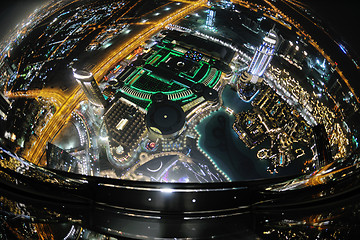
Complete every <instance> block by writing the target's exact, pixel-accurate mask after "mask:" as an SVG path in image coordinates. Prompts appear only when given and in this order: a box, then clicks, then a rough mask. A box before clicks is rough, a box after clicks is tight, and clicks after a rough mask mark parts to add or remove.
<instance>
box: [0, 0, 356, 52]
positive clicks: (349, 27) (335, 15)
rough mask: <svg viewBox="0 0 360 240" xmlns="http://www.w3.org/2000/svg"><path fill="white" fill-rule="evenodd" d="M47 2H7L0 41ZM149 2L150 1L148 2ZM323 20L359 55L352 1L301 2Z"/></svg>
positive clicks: (2, 12)
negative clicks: (37, 7)
mask: <svg viewBox="0 0 360 240" xmlns="http://www.w3.org/2000/svg"><path fill="white" fill-rule="evenodd" d="M46 1H48V0H7V1H2V3H1V7H0V29H1V31H0V39H2V38H3V37H4V36H5V35H6V33H7V32H8V31H9V29H11V28H13V27H14V26H15V25H16V24H17V23H18V22H19V21H20V20H21V19H23V18H24V17H25V16H28V15H29V14H30V13H31V12H33V11H34V10H35V8H36V6H39V5H40V4H41V3H44V2H46ZM149 1H150V0H149ZM302 2H305V3H306V4H308V5H309V6H310V7H311V8H312V9H313V10H314V11H315V12H316V13H317V14H318V15H319V16H320V17H321V18H322V19H324V20H325V21H326V22H327V23H328V25H329V26H331V27H332V28H333V29H334V30H335V32H337V33H338V34H339V35H340V36H341V38H342V40H343V41H345V42H346V43H348V45H350V46H351V47H352V48H353V50H355V51H356V52H357V53H358V55H360V41H358V40H357V39H359V37H358V35H359V33H358V31H359V29H360V14H359V12H358V9H357V6H354V1H350V0H342V1H340V2H341V4H339V1H328V0H302Z"/></svg>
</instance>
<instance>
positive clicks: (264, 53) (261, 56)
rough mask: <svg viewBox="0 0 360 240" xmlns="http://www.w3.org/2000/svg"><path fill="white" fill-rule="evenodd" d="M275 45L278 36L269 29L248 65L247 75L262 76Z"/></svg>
mask: <svg viewBox="0 0 360 240" xmlns="http://www.w3.org/2000/svg"><path fill="white" fill-rule="evenodd" d="M277 43H278V36H277V35H276V32H275V31H274V30H272V29H271V30H270V31H269V33H268V34H267V35H266V36H265V37H264V40H263V42H262V44H261V45H260V46H259V47H258V48H257V49H256V53H255V56H254V57H253V59H252V60H251V63H250V65H249V69H248V72H249V73H251V74H252V75H255V76H258V77H261V76H262V75H263V74H264V72H265V70H266V68H267V67H268V65H269V63H270V61H271V59H272V56H273V54H274V51H275V47H276V45H277Z"/></svg>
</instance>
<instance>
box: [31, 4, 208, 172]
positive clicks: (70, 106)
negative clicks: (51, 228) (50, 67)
mask: <svg viewBox="0 0 360 240" xmlns="http://www.w3.org/2000/svg"><path fill="white" fill-rule="evenodd" d="M206 3H207V1H206V0H201V1H195V2H189V4H188V5H186V6H184V7H183V8H180V9H178V10H177V11H175V12H173V13H171V14H169V15H167V16H166V17H164V18H162V19H160V20H159V21H157V22H155V23H154V24H153V25H151V26H149V27H147V28H146V29H144V30H143V31H141V32H139V33H138V34H137V35H136V36H135V37H133V38H131V39H130V40H129V41H127V42H125V43H124V44H122V45H121V46H119V47H118V48H117V49H115V50H113V51H112V52H110V53H109V54H108V56H107V57H106V58H105V59H104V60H102V61H101V62H99V63H98V64H97V65H96V66H95V67H94V68H93V69H91V72H92V73H93V76H94V78H95V80H96V81H100V80H101V79H102V78H103V76H104V75H105V73H106V72H107V71H108V70H109V69H111V68H112V67H113V66H114V65H115V63H117V62H118V61H119V60H121V59H123V58H124V57H126V56H127V55H128V54H130V53H131V52H132V51H133V50H134V49H135V48H136V47H138V46H139V45H140V44H141V43H143V42H144V41H145V40H146V39H148V38H149V37H151V36H152V35H154V34H155V33H156V32H158V31H160V29H162V28H164V27H165V26H166V25H168V24H170V23H174V22H176V21H178V20H179V19H181V18H183V17H185V16H186V15H188V14H189V13H191V12H193V11H196V10H197V9H199V8H201V7H204V6H205V5H206ZM84 97H85V94H84V93H83V91H82V90H81V88H80V86H78V87H76V88H75V89H74V90H73V92H72V93H71V94H70V95H69V97H68V98H67V100H66V101H65V103H64V104H63V105H62V106H61V107H60V108H59V109H58V110H57V111H56V112H55V114H54V116H53V117H52V118H51V119H50V120H49V122H47V124H46V126H45V127H44V129H43V130H42V131H41V134H40V136H39V137H38V138H37V140H36V141H35V142H34V143H33V144H32V146H31V147H30V149H29V150H28V151H27V152H26V153H25V154H24V156H25V158H26V159H27V160H29V161H30V162H33V163H36V164H38V165H40V166H44V165H45V162H44V161H41V159H40V157H41V156H42V155H43V153H44V150H45V146H46V144H47V142H48V141H49V140H51V139H53V138H54V137H55V135H56V134H57V133H58V132H59V131H60V130H61V128H62V127H63V126H64V124H65V123H66V122H67V121H68V119H69V117H70V116H71V113H72V112H73V111H74V109H75V108H76V107H77V106H78V104H79V103H80V102H81V101H82V100H83V99H84Z"/></svg>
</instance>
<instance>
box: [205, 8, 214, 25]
mask: <svg viewBox="0 0 360 240" xmlns="http://www.w3.org/2000/svg"><path fill="white" fill-rule="evenodd" d="M215 16H216V12H215V10H213V9H209V11H208V15H207V18H206V26H207V27H208V28H214V23H215Z"/></svg>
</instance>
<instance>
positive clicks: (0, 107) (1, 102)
mask: <svg viewBox="0 0 360 240" xmlns="http://www.w3.org/2000/svg"><path fill="white" fill-rule="evenodd" d="M9 109H10V102H9V100H8V99H7V98H6V97H5V96H4V95H3V94H2V93H0V119H2V120H6V119H7V114H8V111H9Z"/></svg>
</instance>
